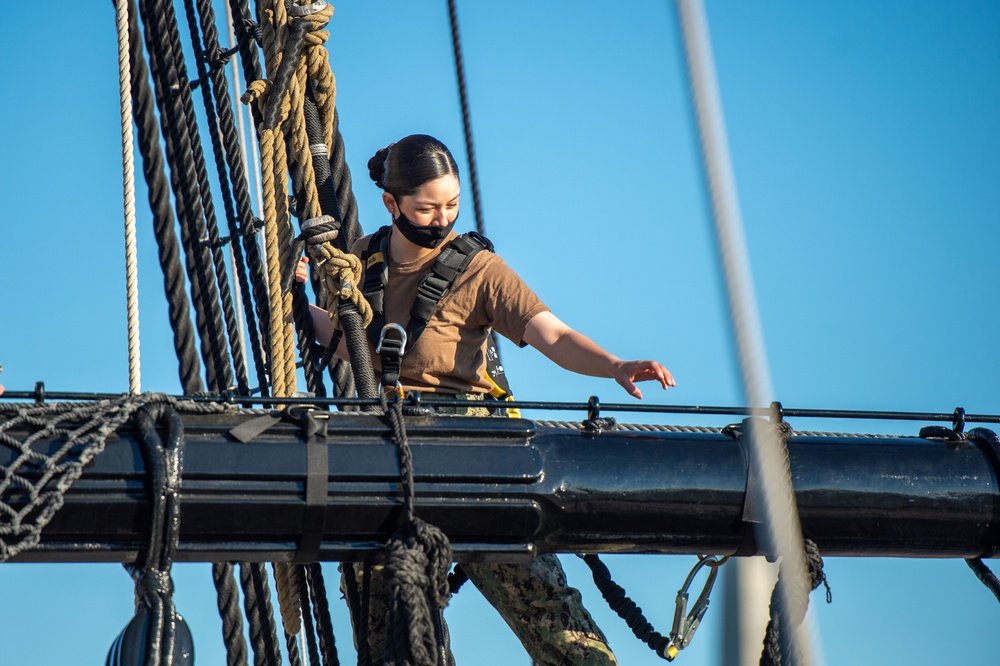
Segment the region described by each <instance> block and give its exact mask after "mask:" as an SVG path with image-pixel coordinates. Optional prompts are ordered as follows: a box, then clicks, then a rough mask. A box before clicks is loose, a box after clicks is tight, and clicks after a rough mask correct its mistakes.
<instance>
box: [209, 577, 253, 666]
mask: <svg viewBox="0 0 1000 666" xmlns="http://www.w3.org/2000/svg"><path fill="white" fill-rule="evenodd" d="M212 580H213V581H214V582H215V590H216V601H217V604H218V607H219V616H220V617H221V618H222V640H223V642H224V644H225V646H226V666H246V664H247V642H246V639H244V638H243V613H241V612H240V606H239V593H238V592H237V589H236V579H235V578H234V576H233V565H232V564H231V563H229V562H215V563H214V564H212Z"/></svg>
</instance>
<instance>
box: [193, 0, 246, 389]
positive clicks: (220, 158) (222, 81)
mask: <svg viewBox="0 0 1000 666" xmlns="http://www.w3.org/2000/svg"><path fill="white" fill-rule="evenodd" d="M184 11H185V15H186V17H187V22H188V29H189V32H190V34H191V45H192V48H193V49H194V55H195V66H196V67H197V69H198V77H199V80H200V81H202V82H203V84H204V85H202V86H201V98H202V104H203V105H204V107H205V118H206V121H207V122H208V135H209V140H210V143H211V146H212V156H213V158H214V159H215V169H216V173H217V174H218V182H219V189H220V191H221V193H222V203H223V209H224V211H225V214H226V221H227V223H228V226H229V233H230V238H235V237H237V236H238V234H239V229H238V228H237V226H236V210H235V208H234V204H233V197H232V194H231V193H230V191H229V182H228V180H227V179H226V155H225V150H224V148H223V146H222V141H221V135H222V128H221V126H220V122H219V117H218V114H217V113H216V108H215V105H214V104H213V102H212V100H213V87H214V86H218V85H221V86H223V87H228V83H227V82H226V76H225V71H224V70H223V69H222V68H215V71H214V72H210V71H209V63H208V60H207V58H206V57H205V49H204V48H203V47H202V41H201V34H200V33H199V31H198V17H197V15H196V12H195V8H194V1H193V0H184ZM210 76H211V77H212V78H209V77H210ZM213 82H214V85H213ZM192 132H197V125H195V126H194V128H193V129H192ZM199 146H200V142H199ZM204 185H205V186H208V172H207V168H206V171H205V183H204ZM210 195H211V190H210V189H207V190H203V196H205V197H206V204H205V210H206V212H207V213H209V214H208V215H207V216H206V217H207V221H208V243H209V250H210V252H211V255H212V263H213V264H214V266H215V275H216V280H217V282H218V287H219V294H220V295H221V297H222V313H223V318H224V321H225V324H226V334H227V336H228V338H229V350H230V354H231V358H232V362H233V370H234V372H235V376H236V390H237V393H238V394H239V395H250V384H249V380H248V379H247V367H246V353H245V350H244V345H243V338H242V336H241V335H240V329H239V326H238V324H237V317H236V308H235V306H234V304H233V289H232V286H231V285H230V283H229V274H228V269H227V268H226V260H225V255H224V253H223V251H222V248H223V245H224V244H223V243H222V240H221V238H220V236H219V225H218V221H217V219H216V216H215V212H214V205H213V204H212V199H211V196H210ZM232 247H233V249H234V264H235V263H236V260H235V251H236V249H237V248H238V247H239V244H238V243H233V244H232ZM241 259H242V256H241ZM237 269H238V265H237ZM246 295H249V292H248V291H246V290H244V296H246ZM227 388H228V387H227Z"/></svg>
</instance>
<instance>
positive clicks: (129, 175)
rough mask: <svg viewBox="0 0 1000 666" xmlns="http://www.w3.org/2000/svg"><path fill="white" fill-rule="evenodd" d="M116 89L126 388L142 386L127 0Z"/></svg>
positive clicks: (121, 2) (120, 0)
mask: <svg viewBox="0 0 1000 666" xmlns="http://www.w3.org/2000/svg"><path fill="white" fill-rule="evenodd" d="M115 22H116V24H117V29H118V93H119V96H120V98H121V110H122V113H121V116H122V189H123V193H124V206H125V293H126V302H127V310H128V391H129V393H131V394H132V395H138V394H139V393H140V391H141V390H142V381H141V373H140V358H139V275H138V273H139V271H138V262H137V260H136V247H135V245H136V243H135V164H134V162H133V159H132V68H131V66H130V65H129V38H128V37H129V30H128V0H116V2H115Z"/></svg>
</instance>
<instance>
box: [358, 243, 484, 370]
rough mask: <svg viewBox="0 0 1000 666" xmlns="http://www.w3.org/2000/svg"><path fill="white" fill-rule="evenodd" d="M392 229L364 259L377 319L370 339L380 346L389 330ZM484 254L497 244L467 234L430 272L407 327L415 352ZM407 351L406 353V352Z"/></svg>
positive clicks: (364, 286) (370, 328)
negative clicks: (450, 295) (445, 303)
mask: <svg viewBox="0 0 1000 666" xmlns="http://www.w3.org/2000/svg"><path fill="white" fill-rule="evenodd" d="M389 229H390V227H388V226H385V227H382V228H381V229H379V230H378V231H376V232H375V233H374V234H372V238H371V241H370V242H369V243H368V249H367V250H365V252H364V253H363V254H362V255H361V262H362V263H363V264H364V266H365V279H364V282H363V284H362V286H361V290H362V293H364V295H365V298H366V299H367V300H368V303H369V304H370V305H371V306H372V314H373V315H374V317H373V319H372V323H371V324H370V325H369V326H368V339H369V340H370V341H371V343H372V345H378V343H379V336H380V334H381V332H382V328H383V327H384V326H385V324H386V321H385V298H384V296H385V286H386V284H388V282H389V265H388V262H387V257H388V253H389ZM483 250H488V251H489V252H493V243H491V242H490V241H489V239H488V238H486V237H485V236H483V235H482V234H479V233H477V232H475V231H470V232H468V233H464V234H462V235H461V236H459V237H457V238H456V239H455V240H453V241H451V242H450V243H448V245H447V246H446V247H445V248H444V250H442V251H441V254H440V255H439V256H438V258H437V261H435V262H434V265H433V266H432V267H431V270H430V272H429V273H428V274H427V275H425V276H424V278H423V279H422V280H421V281H420V284H419V285H418V286H417V296H416V298H415V299H414V300H413V305H412V306H411V307H410V321H409V322H407V324H406V338H407V348H412V346H413V344H414V343H415V342H416V340H417V338H419V337H420V334H421V333H423V332H424V328H426V327H427V322H429V321H430V319H431V317H432V316H434V312H435V311H436V310H437V307H438V304H439V303H440V302H441V300H442V299H444V297H445V296H447V295H448V292H449V291H451V287H452V285H454V284H455V280H456V279H458V276H459V275H461V274H462V273H463V272H464V271H465V269H466V268H468V267H469V264H470V263H472V259H473V258H474V257H475V256H476V255H477V254H479V253H480V252H481V251H483ZM403 351H405V350H403Z"/></svg>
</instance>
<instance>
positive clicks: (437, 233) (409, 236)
mask: <svg viewBox="0 0 1000 666" xmlns="http://www.w3.org/2000/svg"><path fill="white" fill-rule="evenodd" d="M457 221H458V214H456V215H455V219H454V220H452V221H451V222H449V223H448V224H447V225H446V226H443V227H420V226H417V225H416V224H414V223H413V222H412V221H411V220H410V219H409V218H408V217H406V215H404V214H403V209H401V208H400V209H399V217H396V218H393V220H392V225H393V226H394V227H396V228H397V229H399V233H401V234H403V238H405V239H406V240H408V241H410V242H411V243H413V244H414V245H419V246H420V247H426V248H428V249H434V248H436V247H437V246H438V245H440V244H441V241H443V240H444V239H445V238H447V237H448V234H449V233H451V228H452V227H454V226H455V222H457Z"/></svg>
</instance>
